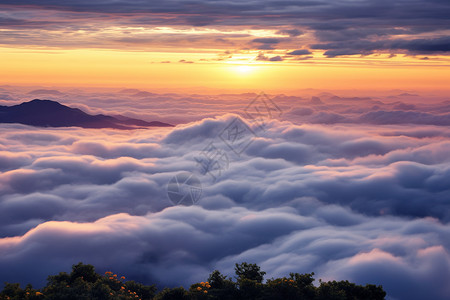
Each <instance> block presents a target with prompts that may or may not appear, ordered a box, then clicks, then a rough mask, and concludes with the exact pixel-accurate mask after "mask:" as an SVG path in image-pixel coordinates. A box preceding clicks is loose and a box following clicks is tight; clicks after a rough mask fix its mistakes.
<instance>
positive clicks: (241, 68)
mask: <svg viewBox="0 0 450 300" xmlns="http://www.w3.org/2000/svg"><path fill="white" fill-rule="evenodd" d="M233 69H234V71H235V72H237V73H239V74H241V75H249V74H250V73H252V72H253V71H254V67H252V66H249V65H237V66H234V67H233Z"/></svg>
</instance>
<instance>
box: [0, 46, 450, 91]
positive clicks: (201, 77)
mask: <svg viewBox="0 0 450 300" xmlns="http://www.w3.org/2000/svg"><path fill="white" fill-rule="evenodd" d="M0 55H1V57H2V68H1V69H0V81H1V82H2V83H4V84H12V85H51V86H104V87H112V86H121V87H133V88H144V89H145V88H146V89H149V88H164V89H171V88H173V89H193V88H202V87H206V88H208V90H214V89H217V90H220V91H223V90H234V91H253V90H265V91H268V92H282V91H285V92H287V91H295V90H297V89H305V88H315V89H372V90H388V89H405V90H445V89H447V88H448V82H450V72H449V71H448V67H447V64H446V62H445V58H440V59H439V60H438V59H436V60H435V61H431V62H429V61H423V60H418V59H417V58H410V57H398V58H391V59H389V60H387V59H385V58H382V57H381V58H380V57H366V58H361V59H358V60H357V59H352V58H333V59H328V58H321V57H320V54H315V55H317V56H318V58H317V59H315V60H314V61H309V60H308V61H304V62H302V61H300V62H292V61H289V62H286V61H281V62H261V61H254V60H252V58H253V57H252V55H253V56H255V55H257V52H256V53H249V54H246V55H242V56H241V58H239V59H230V60H226V61H216V62H211V61H202V60H201V59H202V57H205V54H204V53H202V54H195V53H176V52H142V51H140V52H138V51H123V50H105V49H59V50H41V49H21V48H0ZM207 56H210V57H214V53H210V54H206V57H207ZM183 59H184V60H186V61H191V62H192V63H189V62H188V63H186V62H179V61H180V60H183ZM440 60H441V61H444V62H440ZM167 61H170V63H167ZM162 62H163V63H162Z"/></svg>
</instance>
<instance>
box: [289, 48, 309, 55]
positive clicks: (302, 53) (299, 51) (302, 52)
mask: <svg viewBox="0 0 450 300" xmlns="http://www.w3.org/2000/svg"><path fill="white" fill-rule="evenodd" d="M287 54H288V55H308V54H311V51H309V50H308V49H300V50H294V51H291V52H288V53H287Z"/></svg>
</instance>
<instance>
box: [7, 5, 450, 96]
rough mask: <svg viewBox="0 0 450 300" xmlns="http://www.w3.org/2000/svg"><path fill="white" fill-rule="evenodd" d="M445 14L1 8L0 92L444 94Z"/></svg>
mask: <svg viewBox="0 0 450 300" xmlns="http://www.w3.org/2000/svg"><path fill="white" fill-rule="evenodd" d="M449 6H450V5H449V3H448V1H445V0H433V1H420V0H402V1H374V0H358V1H353V0H352V1H325V0H321V1H317V0H312V1H311V0H308V1H303V0H301V1H262V0H253V1H235V0H231V1H220V0H219V1H208V0H194V1H181V0H171V1H123V0H120V1H107V0H105V1H95V2H92V1H52V0H43V1H20V2H19V3H18V2H17V1H1V3H0V53H1V56H2V69H1V71H0V80H1V81H2V82H4V83H5V84H19V85H35V84H41V85H47V86H49V85H51V86H55V85H56V86H102V87H117V86H126V87H132V88H142V89H145V88H152V89H156V88H158V89H166V90H175V89H176V90H179V91H180V90H182V91H186V90H187V89H189V90H190V91H195V92H202V93H211V92H212V91H214V90H221V91H226V90H228V91H230V90H233V91H241V92H247V91H249V90H251V91H260V90H261V87H264V90H265V91H266V92H275V91H276V92H285V93H286V92H287V91H296V90H298V89H305V88H317V89H358V90H364V89H373V90H386V89H397V88H400V89H411V88H415V89H422V90H428V91H429V90H448V82H449V79H450V78H449V72H448V65H449V57H448V54H449V51H450V39H449V31H450V29H449V28H450V27H449V25H450V21H449V18H448V12H449V10H450V9H449ZM193 74H195V75H194V76H193Z"/></svg>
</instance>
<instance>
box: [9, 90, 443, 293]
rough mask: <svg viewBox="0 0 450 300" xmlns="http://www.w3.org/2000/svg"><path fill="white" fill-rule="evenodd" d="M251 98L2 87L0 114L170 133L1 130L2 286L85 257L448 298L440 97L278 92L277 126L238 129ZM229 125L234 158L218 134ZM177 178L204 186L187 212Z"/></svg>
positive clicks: (162, 270) (183, 281) (119, 267)
mask: <svg viewBox="0 0 450 300" xmlns="http://www.w3.org/2000/svg"><path fill="white" fill-rule="evenodd" d="M305 94H307V93H306V92H305ZM257 96H258V95H255V94H241V95H231V94H229V95H179V94H153V93H148V92H145V91H137V90H122V91H95V92H92V91H84V90H67V91H55V90H48V89H47V90H42V89H37V90H34V91H32V90H28V91H24V90H23V89H18V88H14V87H2V88H1V89H0V102H1V103H0V105H12V104H16V103H20V102H22V101H28V100H31V99H34V98H41V99H52V100H58V101H60V102H61V103H63V104H67V105H70V106H74V107H79V108H81V109H83V110H85V111H87V112H90V113H107V114H111V115H113V114H119V113H120V114H125V115H127V116H130V117H138V118H142V119H145V120H148V121H163V122H169V123H172V124H175V125H177V126H176V127H174V128H151V129H138V130H131V131H124V130H112V129H103V130H98V129H81V128H36V127H30V126H25V125H20V124H0V237H1V238H0V270H2V271H1V272H0V282H4V281H9V282H22V283H28V282H31V283H33V284H35V285H37V286H39V285H42V284H43V283H44V282H45V278H46V276H47V275H49V274H55V273H57V272H59V271H62V270H66V271H69V270H70V266H71V265H72V264H75V263H78V262H79V261H82V262H84V263H90V264H94V265H95V266H96V267H97V269H98V270H99V271H102V272H103V271H107V270H111V271H114V272H116V273H119V274H120V275H124V276H126V277H127V278H129V279H135V280H138V281H141V282H145V283H157V284H158V285H160V286H177V285H185V286H189V284H191V283H193V282H196V281H202V280H205V279H206V277H207V275H208V274H209V273H210V272H211V271H212V270H214V269H219V270H221V271H223V272H224V273H226V274H229V275H232V273H233V267H234V263H236V262H242V261H247V262H252V263H257V264H259V265H260V266H261V267H262V269H263V270H265V271H266V272H267V273H268V274H267V276H266V277H267V278H270V277H272V276H273V277H276V276H284V275H287V274H288V273H289V272H299V273H306V272H315V273H316V278H322V279H324V280H332V279H337V280H341V279H348V280H350V281H354V282H357V283H360V284H366V283H374V284H382V285H383V287H384V288H385V289H386V291H387V293H388V295H389V299H436V300H439V299H448V298H449V297H450V287H449V286H448V284H447V283H448V282H449V280H450V225H449V221H450V209H449V208H450V184H449V181H450V154H449V153H450V128H449V127H448V125H449V124H450V114H449V113H450V101H449V100H446V99H445V98H442V97H441V96H434V95H426V96H425V95H415V94H408V93H395V94H394V93H392V94H391V95H385V96H377V97H362V96H360V97H344V96H341V97H338V96H335V95H333V94H329V93H321V94H320V93H316V94H315V95H314V96H311V95H307V96H302V97H293V96H284V95H272V96H271V99H272V100H273V101H274V103H276V104H277V106H278V107H279V108H280V110H281V111H282V114H281V116H279V115H277V118H268V119H267V118H266V119H265V120H264V123H261V122H257V121H255V120H254V119H251V118H248V116H247V118H245V116H246V114H245V110H246V108H247V109H248V105H249V104H250V103H251V101H252V100H254V99H255V97H257ZM236 123H238V124H241V127H240V128H246V129H247V131H246V135H245V138H244V140H243V145H244V146H243V147H241V148H239V151H236V148H233V147H231V148H230V147H229V145H227V141H226V138H224V133H225V132H226V130H227V128H229V126H230V124H236ZM211 145H214V146H215V147H216V148H218V149H219V150H220V151H221V152H220V153H222V155H223V157H226V165H225V167H223V168H222V169H220V170H219V171H217V170H216V172H215V173H211V172H204V171H205V170H204V169H202V165H201V163H199V157H201V156H202V155H203V154H204V153H205V149H210V147H211ZM241 145H242V144H241ZM180 172H188V173H191V174H194V176H196V177H197V178H198V179H199V180H200V181H201V183H202V194H201V197H200V198H199V200H198V202H197V203H196V204H195V205H193V206H182V205H181V206H175V205H173V203H172V202H171V201H170V199H169V198H168V196H167V184H168V182H169V181H170V180H171V178H173V177H174V176H175V175H177V174H179V173H180Z"/></svg>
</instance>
